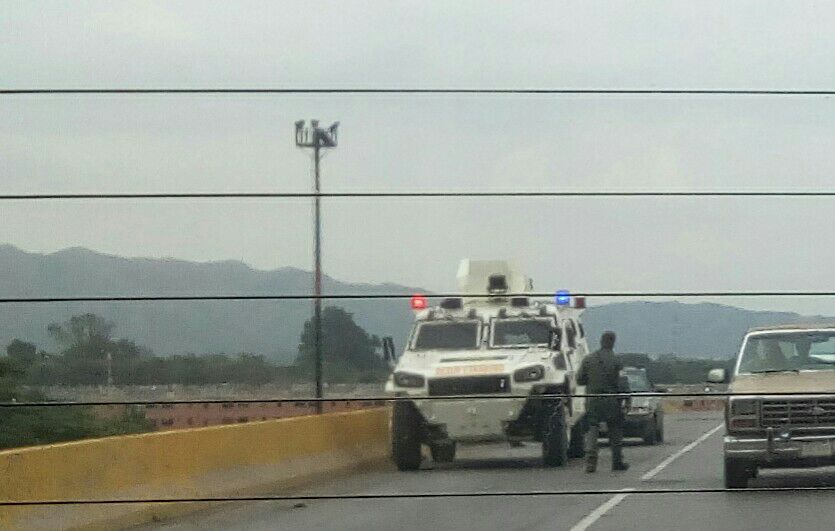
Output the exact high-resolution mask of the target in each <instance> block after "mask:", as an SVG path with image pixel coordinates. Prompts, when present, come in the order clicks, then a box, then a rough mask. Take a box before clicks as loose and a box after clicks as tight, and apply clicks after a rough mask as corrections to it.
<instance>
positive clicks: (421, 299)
mask: <svg viewBox="0 0 835 531" xmlns="http://www.w3.org/2000/svg"><path fill="white" fill-rule="evenodd" d="M411 305H412V309H413V310H425V309H426V308H427V306H429V302H428V301H427V300H426V295H422V294H420V293H418V294H416V295H412V300H411Z"/></svg>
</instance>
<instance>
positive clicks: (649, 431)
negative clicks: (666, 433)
mask: <svg viewBox="0 0 835 531" xmlns="http://www.w3.org/2000/svg"><path fill="white" fill-rule="evenodd" d="M643 439H644V444H650V445H652V444H658V421H657V420H656V419H655V417H653V419H652V420H651V421H649V422H647V424H646V426H644V437H643Z"/></svg>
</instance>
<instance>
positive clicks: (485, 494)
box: [0, 485, 835, 507]
mask: <svg viewBox="0 0 835 531" xmlns="http://www.w3.org/2000/svg"><path fill="white" fill-rule="evenodd" d="M833 490H835V486H831V485H821V486H815V487H747V488H744V489H724V488H695V489H634V490H633V489H629V490H623V489H585V490H521V491H513V490H504V491H466V492H457V491H454V492H449V491H447V492H444V491H441V492H411V493H408V492H395V493H392V492H384V493H382V492H381V493H367V494H308V495H267V496H227V497H187V498H101V499H65V500H61V499H58V500H19V501H18V500H0V507H31V506H38V505H41V506H42V505H120V504H137V503H218V502H221V503H225V502H230V501H238V502H241V501H249V502H256V501H273V502H275V501H285V502H301V501H327V500H381V499H395V500H400V499H422V498H423V499H425V498H500V497H501V498H504V497H511V496H526V497H530V496H537V497H553V496H604V495H612V494H624V493H628V494H630V495H644V494H646V495H658V494H696V493H699V494H719V493H722V494H724V493H736V492H740V493H741V492H804V491H809V492H815V491H833Z"/></svg>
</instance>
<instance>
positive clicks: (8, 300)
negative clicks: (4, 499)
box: [0, 291, 835, 304]
mask: <svg viewBox="0 0 835 531" xmlns="http://www.w3.org/2000/svg"><path fill="white" fill-rule="evenodd" d="M555 293H556V292H537V293H503V294H501V295H496V294H495V293H492V294H488V293H437V294H427V295H426V297H427V298H473V299H475V298H478V299H486V298H496V297H499V298H518V297H527V298H544V297H549V298H550V297H554V295H555ZM413 296H414V294H406V293H365V294H360V293H345V294H338V293H334V294H325V295H320V296H316V295H309V294H275V295H112V296H109V295H102V296H67V297H2V298H0V304H14V303H54V302H140V301H252V300H256V301H257V300H314V299H333V300H357V299H359V300H363V299H369V300H375V299H409V298H411V297H413ZM572 296H574V297H597V298H601V297H609V298H625V297H648V298H649V297H681V298H684V297H705V298H709V297H832V296H835V291H595V292H592V291H588V292H575V293H572Z"/></svg>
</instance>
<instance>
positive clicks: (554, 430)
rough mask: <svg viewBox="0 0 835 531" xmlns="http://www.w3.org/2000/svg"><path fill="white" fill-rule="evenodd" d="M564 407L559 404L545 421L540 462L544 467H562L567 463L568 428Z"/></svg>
mask: <svg viewBox="0 0 835 531" xmlns="http://www.w3.org/2000/svg"><path fill="white" fill-rule="evenodd" d="M565 417H566V414H565V407H564V406H563V405H562V404H559V405H558V406H557V407H556V408H555V409H554V411H553V412H552V413H551V414H550V415H548V417H547V418H546V419H545V426H544V429H543V433H542V460H543V461H544V462H545V466H549V467H556V466H563V465H565V463H566V462H567V461H568V427H567V426H566V422H565Z"/></svg>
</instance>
